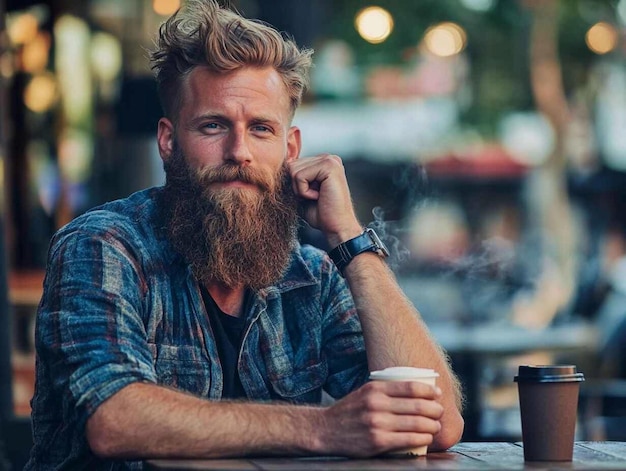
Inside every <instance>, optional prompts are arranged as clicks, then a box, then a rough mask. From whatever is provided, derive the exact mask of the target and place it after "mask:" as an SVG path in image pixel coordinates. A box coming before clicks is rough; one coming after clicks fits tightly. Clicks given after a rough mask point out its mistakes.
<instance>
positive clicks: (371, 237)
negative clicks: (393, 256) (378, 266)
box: [328, 227, 389, 275]
mask: <svg viewBox="0 0 626 471" xmlns="http://www.w3.org/2000/svg"><path fill="white" fill-rule="evenodd" d="M364 252H375V253H377V254H378V255H380V256H381V257H388V256H389V250H387V247H386V246H385V244H383V242H382V241H381V240H380V238H379V237H378V234H376V232H375V231H374V229H371V228H369V227H368V228H366V229H365V231H363V234H361V235H359V236H356V237H355V238H354V239H350V240H347V241H346V242H343V243H341V244H339V245H338V246H337V247H335V248H334V249H332V250H331V251H330V252H329V253H328V255H329V256H330V258H331V259H332V261H333V262H335V265H336V266H337V268H338V269H339V272H340V273H341V274H342V275H343V270H344V268H346V266H347V265H348V263H350V262H351V261H352V259H353V258H354V257H356V256H357V255H359V254H361V253H364Z"/></svg>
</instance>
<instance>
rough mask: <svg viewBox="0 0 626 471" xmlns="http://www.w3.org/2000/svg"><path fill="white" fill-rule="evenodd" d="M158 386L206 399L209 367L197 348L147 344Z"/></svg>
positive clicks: (208, 387)
mask: <svg viewBox="0 0 626 471" xmlns="http://www.w3.org/2000/svg"><path fill="white" fill-rule="evenodd" d="M149 348H150V351H151V352H152V361H153V363H154V369H155V371H156V375H157V378H158V381H159V384H162V385H164V386H169V387H172V388H175V389H180V390H183V391H187V392H189V393H192V394H194V395H198V396H202V397H208V396H209V389H210V386H211V365H210V362H209V360H208V358H207V356H206V354H205V352H204V351H203V350H202V349H201V348H198V347H191V346H172V345H156V344H149Z"/></svg>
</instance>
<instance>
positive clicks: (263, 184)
mask: <svg viewBox="0 0 626 471" xmlns="http://www.w3.org/2000/svg"><path fill="white" fill-rule="evenodd" d="M198 181H199V183H201V184H202V185H203V186H204V185H210V184H212V183H229V182H235V181H238V182H242V183H247V184H251V185H256V186H257V187H259V188H260V189H261V190H263V191H270V190H271V189H272V179H271V177H270V176H268V175H267V174H266V173H265V172H262V171H260V170H258V169H256V168H250V167H242V166H240V165H236V164H224V165H220V166H219V167H212V168H204V169H201V170H200V171H199V172H198Z"/></svg>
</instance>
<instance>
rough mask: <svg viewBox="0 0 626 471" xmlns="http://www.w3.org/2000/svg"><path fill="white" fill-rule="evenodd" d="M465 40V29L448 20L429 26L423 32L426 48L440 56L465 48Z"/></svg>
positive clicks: (456, 52)
mask: <svg viewBox="0 0 626 471" xmlns="http://www.w3.org/2000/svg"><path fill="white" fill-rule="evenodd" d="M466 42H467V34H466V33H465V30H464V29H463V28H461V27H460V26H459V25H457V24H456V23H452V22H449V21H447V22H443V23H439V24H437V25H434V26H431V27H430V28H428V29H427V30H426V33H425V34H424V45H425V46H426V49H428V50H429V51H430V52H431V53H433V54H435V55H436V56H440V57H449V56H453V55H455V54H458V53H459V52H461V51H462V50H463V49H464V48H465V45H466Z"/></svg>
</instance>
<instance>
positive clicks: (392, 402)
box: [320, 381, 443, 457]
mask: <svg viewBox="0 0 626 471" xmlns="http://www.w3.org/2000/svg"><path fill="white" fill-rule="evenodd" d="M440 396H441V391H440V390H439V389H438V388H436V387H432V386H430V385H427V384H423V383H418V382H391V381H390V382H384V381H373V382H370V383H367V384H365V385H364V386H362V387H361V388H359V389H358V390H356V391H354V392H353V393H351V394H349V395H348V396H346V397H344V398H343V399H341V400H340V401H338V402H336V403H335V404H333V405H332V406H330V407H329V408H328V409H326V410H325V412H324V424H323V426H322V430H321V433H322V436H321V437H320V439H321V442H322V447H323V449H324V450H325V451H326V453H328V452H330V453H331V454H339V455H344V456H355V457H366V456H374V455H378V454H381V453H386V452H391V451H394V450H401V449H403V448H414V447H418V446H422V445H430V444H431V443H432V441H433V436H434V435H436V434H437V433H439V431H440V430H441V423H440V422H439V419H440V418H441V416H442V415H443V406H442V405H441V404H440V403H439V402H438V399H439V398H440Z"/></svg>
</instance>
